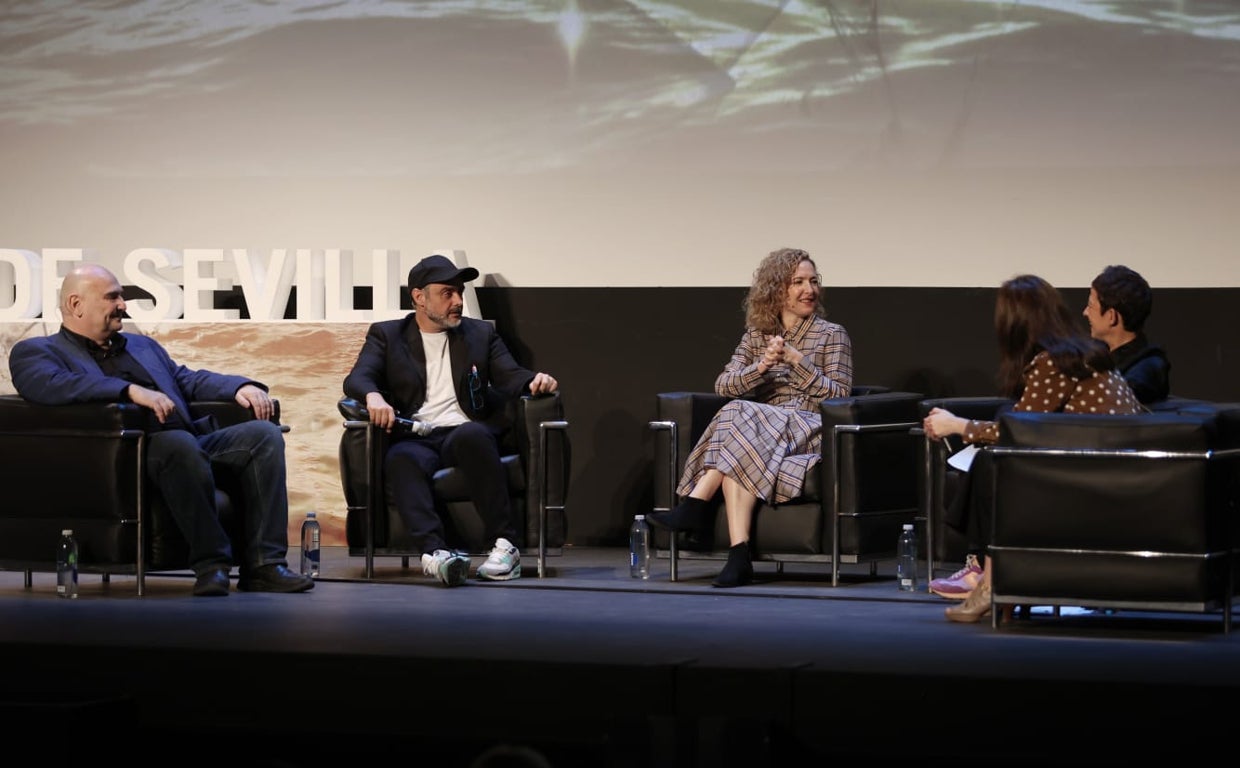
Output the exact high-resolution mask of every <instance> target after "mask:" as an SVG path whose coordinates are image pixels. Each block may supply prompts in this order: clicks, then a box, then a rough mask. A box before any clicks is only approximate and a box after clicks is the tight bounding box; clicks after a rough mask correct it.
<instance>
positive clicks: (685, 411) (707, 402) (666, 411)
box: [650, 392, 732, 510]
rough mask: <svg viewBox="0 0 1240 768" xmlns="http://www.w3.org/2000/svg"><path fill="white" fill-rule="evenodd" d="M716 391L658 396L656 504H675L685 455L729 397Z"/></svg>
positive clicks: (653, 425)
mask: <svg viewBox="0 0 1240 768" xmlns="http://www.w3.org/2000/svg"><path fill="white" fill-rule="evenodd" d="M731 399H732V398H730V397H727V396H726V395H718V394H715V393H714V392H660V393H659V394H658V395H656V397H655V419H654V420H653V421H651V422H650V429H651V430H652V431H653V432H654V467H653V469H654V508H655V509H656V510H657V509H671V508H672V507H673V506H675V505H676V483H677V481H679V479H680V473H681V472H682V471H684V468H685V459H687V458H688V457H689V452H690V451H692V450H693V446H694V445H696V444H697V441H698V440H699V439H700V438H701V437H702V433H703V432H705V431H706V425H707V424H709V423H710V420H711V419H712V418H714V416H715V414H716V413H718V412H719V409H720V408H722V407H723V406H724V405H725V404H726V403H727V402H728V401H729V400H731Z"/></svg>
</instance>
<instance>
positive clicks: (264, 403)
mask: <svg viewBox="0 0 1240 768" xmlns="http://www.w3.org/2000/svg"><path fill="white" fill-rule="evenodd" d="M235 399H236V401H237V403H238V404H239V405H241V406H243V407H246V408H251V409H253V411H254V418H256V419H261V420H263V421H268V420H269V419H270V418H271V416H272V414H274V413H275V411H276V406H275V403H273V402H271V395H269V394H267V392H266V390H264V389H263V388H262V387H256V386H254V385H253V384H246V385H245V386H243V387H242V388H241V389H238V390H237V394H236V395H235ZM160 421H163V419H160Z"/></svg>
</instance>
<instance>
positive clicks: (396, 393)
mask: <svg viewBox="0 0 1240 768" xmlns="http://www.w3.org/2000/svg"><path fill="white" fill-rule="evenodd" d="M477 277H478V270H476V269H474V268H473V267H465V268H464V269H460V268H458V267H457V266H456V265H455V264H453V263H452V261H451V260H449V259H447V258H445V257H443V256H439V255H434V256H427V257H426V258H425V259H422V260H421V261H419V262H418V263H417V264H415V265H414V266H413V269H411V270H409V295H410V297H411V298H412V299H413V306H414V311H413V312H412V313H411V314H410V315H408V316H406V317H405V318H403V319H401V320H385V321H382V322H377V323H373V324H372V325H371V326H370V329H369V330H368V331H367V333H366V341H365V343H364V344H363V345H362V349H361V351H360V352H358V355H357V361H356V362H355V363H354V364H353V369H352V370H351V371H350V372H349V375H348V376H346V377H345V380H344V392H345V395H347V396H348V397H351V398H353V399H355V400H359V401H362V402H365V403H366V410H367V411H368V412H369V413H370V422H371V423H372V424H374V425H375V426H377V427H381V428H383V429H387V430H388V431H389V432H392V427H393V426H394V425H396V423H397V418H398V417H399V418H402V419H410V420H412V421H413V422H414V424H415V426H416V427H417V428H416V429H414V430H410V431H408V432H404V431H396V432H392V440H391V443H390V447H389V448H388V452H387V455H386V456H385V457H384V460H383V461H384V474H385V476H386V477H388V478H389V485H390V488H391V492H392V498H393V500H394V501H395V504H396V509H397V511H398V512H399V513H400V516H401V518H402V520H403V521H404V523H405V527H406V528H407V529H408V530H409V533H410V535H411V536H412V537H413V538H414V540H415V541H416V542H417V543H418V544H419V548H420V549H421V551H422V571H423V573H425V574H426V575H427V576H434V577H435V578H437V579H439V580H440V581H441V582H443V583H444V584H446V585H448V586H450V587H452V586H457V585H458V584H463V583H464V582H465V579H466V578H467V576H468V574H469V566H470V561H469V558H468V557H466V556H465V555H462V554H460V553H458V552H453V551H451V550H449V549H448V546H447V542H446V541H445V539H444V526H443V521H442V520H440V519H439V515H438V514H437V513H436V511H435V502H434V498H433V496H432V491H431V478H432V477H433V476H434V474H435V472H436V471H437V470H438V469H440V468H441V467H444V466H455V467H459V468H460V469H461V470H462V471H463V472H464V474H465V477H466V478H467V479H468V481H469V487H470V489H471V498H472V501H473V502H474V507H475V508H476V509H477V510H478V512H479V514H481V516H482V522H483V525H484V528H485V532H486V536H487V538H488V539H490V538H492V537H494V539H495V546H494V548H493V549H492V550H491V553H490V555H489V556H488V557H487V560H486V562H485V563H483V564H482V565H480V566H479V567H478V577H479V578H482V579H489V580H493V581H507V580H509V579H515V578H518V577H520V575H521V555H520V552H519V551H518V549H517V547H516V545H515V544H514V543H513V542H514V541H516V540H517V536H516V527H515V524H514V522H513V519H512V505H511V503H510V501H509V495H508V486H507V479H506V478H505V475H504V470H503V467H502V465H501V464H500V455H499V442H498V435H499V433H500V431H501V430H502V429H503V427H504V425H502V424H501V423H499V421H500V418H501V417H502V409H500V408H496V407H495V406H496V404H495V402H494V398H493V397H492V394H493V393H494V394H498V395H500V396H501V397H505V398H511V397H518V396H520V395H523V394H533V395H537V394H542V393H545V392H554V391H555V390H556V387H557V383H556V380H555V379H554V378H552V377H551V376H549V375H548V374H546V373H535V372H533V371H530V370H527V369H526V368H523V367H521V366H520V365H518V364H517V362H516V360H514V359H513V357H512V355H511V354H510V353H509V351H508V347H507V346H506V345H505V344H504V342H503V340H502V339H500V337H499V335H498V334H497V333H496V332H495V329H494V328H493V327H492V326H491V324H490V323H488V322H485V321H483V320H475V319H472V318H468V317H462V308H463V307H464V301H463V298H462V293H463V292H464V290H465V283H467V282H469V281H470V280H473V279H475V278H477Z"/></svg>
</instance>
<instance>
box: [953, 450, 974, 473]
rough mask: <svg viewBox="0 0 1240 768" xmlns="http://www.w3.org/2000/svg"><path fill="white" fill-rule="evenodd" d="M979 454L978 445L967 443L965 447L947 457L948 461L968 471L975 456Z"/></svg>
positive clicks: (962, 470) (959, 468)
mask: <svg viewBox="0 0 1240 768" xmlns="http://www.w3.org/2000/svg"><path fill="white" fill-rule="evenodd" d="M976 455H977V446H976V445H966V446H965V447H964V448H962V449H960V450H959V451H956V452H955V453H953V454H952V455H951V456H948V457H947V463H948V464H950V465H952V466H953V467H955V468H956V469H958V470H960V471H961V472H968V471H969V467H970V466H972V465H973V457H974V456H976Z"/></svg>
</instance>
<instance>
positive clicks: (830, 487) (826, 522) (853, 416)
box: [650, 386, 923, 586]
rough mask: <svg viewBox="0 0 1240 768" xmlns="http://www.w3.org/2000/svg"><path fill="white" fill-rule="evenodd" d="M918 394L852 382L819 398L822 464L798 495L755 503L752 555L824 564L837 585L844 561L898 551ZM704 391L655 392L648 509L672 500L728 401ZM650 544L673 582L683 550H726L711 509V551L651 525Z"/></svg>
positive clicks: (912, 489)
mask: <svg viewBox="0 0 1240 768" xmlns="http://www.w3.org/2000/svg"><path fill="white" fill-rule="evenodd" d="M922 397H923V395H921V394H918V393H914V392H891V391H888V390H887V389H886V388H884V387H877V386H857V387H854V389H853V393H852V395H850V396H849V397H841V398H835V399H831V400H824V401H823V402H822V403H821V405H820V408H819V410H820V412H821V414H822V419H823V421H822V424H823V441H822V461H821V462H819V464H818V465H817V467H816V470H815V471H813V472H811V473H810V475H809V477H808V478H807V480H806V486H805V492H804V493H803V494H802V496H801V497H800V498H797V499H793V500H791V501H789V502H786V503H784V504H778V505H773V504H766V503H760V504H759V507H758V509H757V511H756V513H755V515H754V523H753V526H754V527H753V531H752V532H751V537H750V542H751V544H752V546H753V549H754V552H755V554H754V559H755V561H772V562H774V563H775V564H776V569H777V572H782V570H783V565H784V563H786V562H829V563H831V585H832V586H838V585H839V571H840V564H841V563H869V564H870V572H871V574H872V575H873V574H876V573H877V565H878V562H879V561H881V560H885V559H891V558H894V557H895V547H896V540H897V538H898V537H899V533H900V528H901V526H902V525H903V524H904V523H908V522H912V521H913V519H914V515H915V513H916V510H917V486H916V466H915V462H916V455H917V454H916V450H917V443H918V440H917V439H916V438H915V437H914V436H912V434H911V432H910V430H911V428H912V427H913V426H915V424H916V423H917V422H916V419H917V406H918V403H919V402H920V401H921V399H922ZM728 399H729V398H727V397H724V396H722V395H717V394H714V393H708V392H663V393H660V394H658V395H657V397H656V414H657V418H656V419H655V420H654V421H651V422H650V428H651V429H652V430H653V432H654V467H653V470H654V472H653V474H654V505H653V506H654V510H655V511H661V510H667V509H671V508H672V507H674V506H675V505H676V502H677V497H676V485H677V483H678V482H679V480H680V476H681V473H682V472H683V471H684V465H685V459H686V458H688V455H689V453H690V452H691V451H692V450H693V447H694V445H696V444H697V441H698V439H699V438H700V437H701V436H702V432H703V431H704V430H705V429H706V425H707V424H708V423H709V422H710V419H711V418H712V417H713V416H714V415H715V413H716V412H717V411H718V410H719V409H720V408H721V407H723V405H724V403H726V402H728ZM654 534H655V546H656V548H657V549H658V550H659V554H660V555H663V554H664V552H666V554H667V556H668V557H669V558H670V571H671V580H672V581H676V580H677V579H678V578H679V573H678V560H679V558H680V557H682V556H684V557H691V558H703V557H705V558H711V559H723V558H726V556H727V542H728V538H727V519H726V516H725V514H724V513H723V507H722V505H721V504H720V505H719V507H718V511H717V512H716V521H715V533H714V546H713V547H712V551H710V552H685V553H682V551H681V550H682V541H681V540H682V538H683V537H684V536H685V534H683V533H680V534H676V535H670V534H669V533H668V532H667V531H663V530H659V529H656V530H655V531H654Z"/></svg>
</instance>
